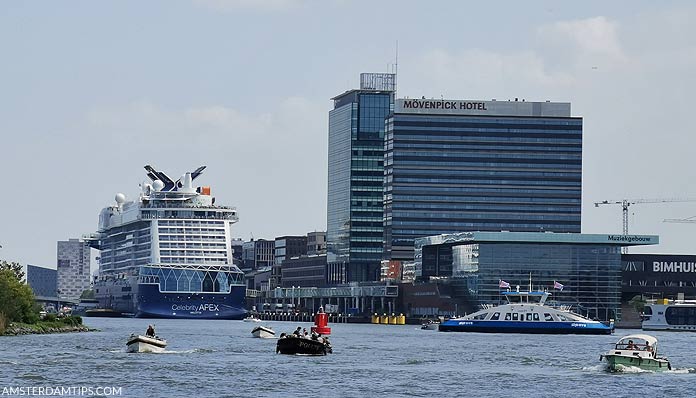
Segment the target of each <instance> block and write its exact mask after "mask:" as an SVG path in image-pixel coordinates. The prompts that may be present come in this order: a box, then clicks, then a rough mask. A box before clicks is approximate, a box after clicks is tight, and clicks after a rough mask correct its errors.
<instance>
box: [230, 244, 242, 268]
mask: <svg viewBox="0 0 696 398" xmlns="http://www.w3.org/2000/svg"><path fill="white" fill-rule="evenodd" d="M230 248H231V249H232V263H234V265H236V266H237V267H240V268H242V265H243V254H244V240H243V239H242V238H232V239H231V240H230Z"/></svg>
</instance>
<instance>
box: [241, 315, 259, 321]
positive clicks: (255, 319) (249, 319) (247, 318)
mask: <svg viewBox="0 0 696 398" xmlns="http://www.w3.org/2000/svg"><path fill="white" fill-rule="evenodd" d="M243 321H244V322H261V320H260V319H259V318H257V317H255V316H253V315H249V316H248V317H246V318H244V319H243Z"/></svg>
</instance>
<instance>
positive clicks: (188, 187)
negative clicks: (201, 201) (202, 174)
mask: <svg viewBox="0 0 696 398" xmlns="http://www.w3.org/2000/svg"><path fill="white" fill-rule="evenodd" d="M179 191H181V192H190V193H193V192H196V190H195V189H194V188H193V178H191V173H186V174H184V175H183V177H182V178H181V188H180V189H179Z"/></svg>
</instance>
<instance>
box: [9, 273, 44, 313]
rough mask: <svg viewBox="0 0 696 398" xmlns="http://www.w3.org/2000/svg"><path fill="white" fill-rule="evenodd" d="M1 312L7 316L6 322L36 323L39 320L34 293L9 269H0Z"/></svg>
mask: <svg viewBox="0 0 696 398" xmlns="http://www.w3.org/2000/svg"><path fill="white" fill-rule="evenodd" d="M0 312H1V313H3V314H4V315H5V316H4V318H5V321H6V322H24V323H36V322H37V321H38V320H39V311H38V307H37V305H36V303H35V302H34V293H33V292H32V291H31V288H30V287H29V286H27V285H25V284H23V283H22V282H20V281H19V280H18V279H17V276H16V275H15V273H14V272H13V271H12V270H9V269H0Z"/></svg>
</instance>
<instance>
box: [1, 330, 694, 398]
mask: <svg viewBox="0 0 696 398" xmlns="http://www.w3.org/2000/svg"><path fill="white" fill-rule="evenodd" d="M149 322H154V323H155V325H156V329H157V332H158V334H160V335H161V336H162V337H164V338H166V339H167V340H168V342H169V346H168V347H167V352H165V353H162V354H128V353H126V352H125V342H126V339H127V337H128V336H129V335H130V334H131V333H132V332H138V333H144V332H145V329H146V328H147V325H148V323H149ZM85 323H86V324H87V325H88V326H90V327H95V328H98V329H100V330H101V331H100V332H93V333H73V334H57V335H31V336H19V337H4V338H0V353H1V355H0V394H2V388H4V387H19V386H30V387H37V386H51V387H56V386H63V387H68V386H80V387H82V386H91V387H99V386H102V387H103V386H112V387H121V392H122V394H121V396H126V397H274V396H280V397H296V396H305V397H314V396H315V397H361V396H414V397H431V398H432V397H433V396H438V397H454V396H473V397H500V396H511V395H512V396H515V397H516V398H524V397H535V398H538V397H558V396H562V395H566V396H573V397H575V396H589V395H594V394H601V395H602V396H606V397H612V398H613V397H625V396H631V397H634V396H636V395H639V396H650V397H651V398H653V397H686V396H693V395H694V393H693V385H694V382H696V373H694V372H696V370H695V369H694V368H696V356H694V355H693V351H694V348H693V341H694V337H695V335H694V334H691V333H668V332H654V333H652V334H653V335H655V336H656V337H657V338H658V339H659V344H660V345H659V349H660V352H661V354H664V355H666V356H668V357H669V359H670V360H671V362H672V366H673V369H674V370H673V371H671V372H663V373H652V372H641V371H640V370H638V369H634V370H633V372H627V373H623V374H610V373H607V372H605V371H604V370H603V366H602V365H601V364H600V362H599V355H600V353H603V352H604V351H607V350H608V349H610V348H611V347H612V343H615V342H616V340H618V338H619V337H620V336H621V335H625V334H629V333H634V332H639V331H637V330H619V331H618V332H617V334H616V335H612V336H553V335H515V334H505V335H504V334H478V333H441V332H437V331H424V330H420V328H419V327H418V326H415V325H405V326H398V325H369V324H332V325H329V326H331V327H332V335H331V341H332V345H333V347H334V354H330V355H328V356H326V357H300V356H285V355H278V354H276V353H275V340H272V339H256V338H253V337H251V329H252V328H253V327H254V326H255V325H258V324H263V325H268V326H270V327H272V328H273V329H274V330H275V331H276V333H277V334H280V332H291V331H292V330H294V329H295V327H297V326H303V327H306V328H307V329H309V327H310V326H311V324H309V323H290V322H263V323H246V322H242V321H186V320H146V319H107V318H85Z"/></svg>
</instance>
